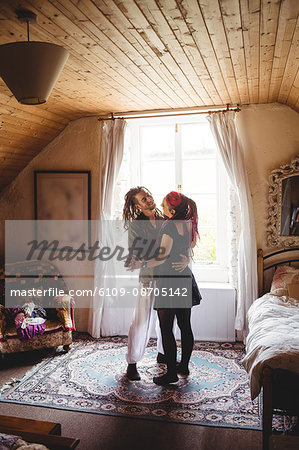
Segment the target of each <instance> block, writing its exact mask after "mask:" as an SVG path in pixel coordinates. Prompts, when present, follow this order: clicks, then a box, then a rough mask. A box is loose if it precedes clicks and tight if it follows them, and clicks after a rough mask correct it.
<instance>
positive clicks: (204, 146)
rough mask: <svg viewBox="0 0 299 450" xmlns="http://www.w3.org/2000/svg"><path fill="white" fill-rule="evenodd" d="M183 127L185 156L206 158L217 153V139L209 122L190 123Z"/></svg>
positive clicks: (183, 150)
mask: <svg viewBox="0 0 299 450" xmlns="http://www.w3.org/2000/svg"><path fill="white" fill-rule="evenodd" d="M181 127H182V128H181V129H182V152H183V158H188V159H189V158H206V157H210V156H212V155H214V154H215V152H216V146H215V141H214V138H213V136H212V133H211V130H210V127H209V125H208V124H201V123H192V124H191V123H190V124H185V125H182V126H181Z"/></svg>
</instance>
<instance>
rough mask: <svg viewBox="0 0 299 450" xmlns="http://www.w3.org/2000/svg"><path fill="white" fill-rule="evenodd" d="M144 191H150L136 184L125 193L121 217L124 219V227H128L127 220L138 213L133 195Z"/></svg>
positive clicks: (130, 219) (132, 218)
mask: <svg viewBox="0 0 299 450" xmlns="http://www.w3.org/2000/svg"><path fill="white" fill-rule="evenodd" d="M141 191H144V192H146V193H148V194H150V195H152V194H151V192H150V191H149V190H148V189H146V188H145V187H144V186H136V187H134V188H132V189H130V190H129V191H128V192H127V193H126V195H125V204H124V209H123V219H124V221H125V225H124V226H125V229H127V228H128V222H130V221H132V220H134V219H137V217H138V215H139V210H138V209H137V205H136V199H135V196H136V195H137V194H139V192H141Z"/></svg>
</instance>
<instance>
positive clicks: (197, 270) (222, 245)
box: [128, 115, 229, 283]
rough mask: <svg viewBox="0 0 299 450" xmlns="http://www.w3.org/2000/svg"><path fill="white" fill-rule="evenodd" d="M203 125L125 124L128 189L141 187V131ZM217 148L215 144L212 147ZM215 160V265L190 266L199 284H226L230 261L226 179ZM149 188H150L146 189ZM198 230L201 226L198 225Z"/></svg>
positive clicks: (180, 119)
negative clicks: (128, 134)
mask: <svg viewBox="0 0 299 450" xmlns="http://www.w3.org/2000/svg"><path fill="white" fill-rule="evenodd" d="M198 122H204V123H207V122H206V119H205V116H202V115H201V116H195V117H194V116H177V117H159V118H155V117H153V118H146V119H132V120H130V121H128V126H129V127H130V129H131V136H132V139H131V144H130V152H131V154H130V160H131V162H130V166H131V173H130V186H138V185H142V182H141V179H140V178H141V157H140V151H139V148H140V127H141V126H156V125H174V126H176V124H177V126H178V129H179V128H180V125H181V124H188V123H198ZM215 147H216V143H215ZM181 151H182V150H181V143H180V134H179V133H178V132H176V133H175V158H177V157H179V158H180V159H181ZM216 155H217V159H216V164H217V175H218V176H217V195H216V198H217V224H216V236H217V239H216V254H217V261H216V262H215V263H214V264H202V263H199V262H192V270H193V272H194V274H195V276H196V279H197V280H198V281H203V282H205V281H206V282H221V283H227V282H228V260H229V239H228V210H229V202H228V197H229V193H228V186H229V182H228V177H227V174H226V171H225V168H224V166H223V164H222V161H221V156H220V155H219V152H218V151H216ZM180 169H181V168H180V165H179V164H177V163H175V172H176V173H175V183H176V186H178V184H181V170H180ZM146 187H149V188H150V186H146ZM199 228H200V224H199Z"/></svg>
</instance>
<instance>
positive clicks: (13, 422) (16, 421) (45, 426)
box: [0, 415, 61, 436]
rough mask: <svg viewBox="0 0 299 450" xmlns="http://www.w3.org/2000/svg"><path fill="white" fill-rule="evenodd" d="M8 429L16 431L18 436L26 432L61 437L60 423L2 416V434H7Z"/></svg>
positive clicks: (0, 419) (0, 426) (0, 421)
mask: <svg viewBox="0 0 299 450" xmlns="http://www.w3.org/2000/svg"><path fill="white" fill-rule="evenodd" d="M6 429H9V430H10V431H14V432H15V433H16V434H17V433H18V432H21V431H26V432H27V433H38V434H54V435H56V436H61V425H60V423H55V422H44V421H42V420H33V419H23V418H21V417H12V416H2V415H0V432H1V433H5V430H6Z"/></svg>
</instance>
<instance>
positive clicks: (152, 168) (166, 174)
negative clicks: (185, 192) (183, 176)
mask: <svg viewBox="0 0 299 450" xmlns="http://www.w3.org/2000/svg"><path fill="white" fill-rule="evenodd" d="M174 177H175V169H174V161H147V162H144V163H143V164H141V184H142V186H145V187H146V188H148V189H149V190H150V191H151V192H152V193H153V195H155V194H156V193H163V194H162V195H166V194H168V192H170V191H173V190H174V189H175V178H174Z"/></svg>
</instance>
